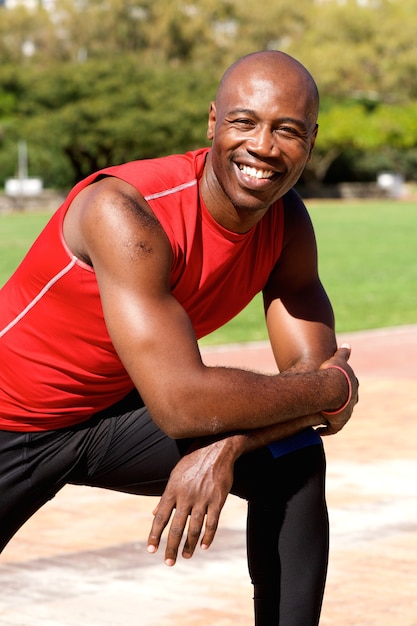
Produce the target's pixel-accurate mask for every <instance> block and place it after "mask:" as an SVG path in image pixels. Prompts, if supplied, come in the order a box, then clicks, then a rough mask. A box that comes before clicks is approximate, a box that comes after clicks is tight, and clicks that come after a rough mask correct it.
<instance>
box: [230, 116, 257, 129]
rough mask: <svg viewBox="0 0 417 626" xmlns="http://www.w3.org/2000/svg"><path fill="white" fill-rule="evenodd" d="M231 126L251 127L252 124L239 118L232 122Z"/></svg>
mask: <svg viewBox="0 0 417 626" xmlns="http://www.w3.org/2000/svg"><path fill="white" fill-rule="evenodd" d="M233 124H235V126H245V127H246V126H253V122H252V120H248V119H245V118H239V119H237V120H233Z"/></svg>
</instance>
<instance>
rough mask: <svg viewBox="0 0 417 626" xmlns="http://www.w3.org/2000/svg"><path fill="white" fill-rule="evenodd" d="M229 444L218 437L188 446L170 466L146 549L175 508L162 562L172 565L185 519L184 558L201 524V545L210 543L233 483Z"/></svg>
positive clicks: (156, 543)
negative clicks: (176, 461) (206, 442)
mask: <svg viewBox="0 0 417 626" xmlns="http://www.w3.org/2000/svg"><path fill="white" fill-rule="evenodd" d="M231 445H232V444H231V440H228V439H222V440H219V441H216V442H214V443H209V444H207V445H205V446H204V447H199V448H195V449H191V450H190V451H189V452H188V453H187V454H186V455H185V456H184V457H183V458H182V459H181V460H180V461H179V463H178V464H177V465H176V467H175V468H174V469H173V471H172V473H171V476H170V478H169V481H168V484H167V486H166V488H165V491H164V493H163V495H162V497H161V500H160V501H159V504H158V506H157V507H156V509H155V510H154V521H153V523H152V528H151V532H150V534H149V538H148V552H150V553H154V552H156V551H157V549H158V546H159V543H160V540H161V535H162V532H163V530H164V528H165V527H166V526H167V525H168V522H169V520H170V518H171V515H172V512H173V511H174V510H175V513H174V515H173V517H172V520H171V526H170V529H169V533H168V539H167V545H166V550H165V563H166V565H169V566H172V565H175V562H176V559H177V554H178V549H179V546H180V543H181V540H182V537H183V534H184V532H185V529H186V526H187V522H188V530H187V535H186V539H185V543H184V546H183V549H182V556H183V557H184V558H186V559H187V558H188V559H189V558H191V557H192V555H193V553H194V550H195V547H196V545H197V542H198V539H199V537H200V535H201V533H202V532H203V526H204V533H203V537H202V539H201V548H202V549H203V550H204V549H207V548H208V547H209V546H210V545H211V543H212V542H213V539H214V535H215V533H216V530H217V526H218V523H219V517H220V513H221V510H222V508H223V505H224V503H225V502H226V498H227V495H228V493H229V491H230V489H231V487H232V483H233V466H234V461H235V456H234V454H233V451H232V450H231Z"/></svg>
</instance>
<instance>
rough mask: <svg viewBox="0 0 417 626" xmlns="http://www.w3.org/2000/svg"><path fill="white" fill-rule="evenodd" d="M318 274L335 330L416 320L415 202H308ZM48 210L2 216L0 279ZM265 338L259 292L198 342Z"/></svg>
mask: <svg viewBox="0 0 417 626" xmlns="http://www.w3.org/2000/svg"><path fill="white" fill-rule="evenodd" d="M308 206H309V210H310V214H311V217H312V220H313V223H314V226H315V230H316V235H317V242H318V247H319V259H320V275H321V278H322V281H323V283H324V285H325V287H326V289H327V291H328V293H329V296H330V298H331V300H332V303H333V307H334V310H335V315H336V324H337V331H338V332H348V331H354V330H365V329H369V328H383V327H389V326H399V325H403V324H414V323H417V252H416V250H417V245H416V244H417V202H405V201H391V200H384V201H356V202H347V201H343V202H342V201H340V202H339V201H334V202H333V201H324V202H319V201H314V202H309V203H308ZM48 217H49V216H48V214H46V213H44V214H32V213H16V214H10V215H0V284H3V283H4V282H5V281H6V279H7V278H8V276H9V275H10V274H11V273H12V271H13V269H14V268H15V267H16V265H17V264H18V262H19V260H20V259H21V258H22V257H23V255H24V253H25V251H26V250H27V249H28V247H29V246H30V244H31V242H32V241H33V240H34V239H35V237H36V235H37V233H38V232H39V231H40V230H41V228H42V227H43V225H44V224H45V222H46V220H47V219H48ZM262 339H266V330H265V325H264V321H263V311H262V299H261V297H256V298H255V299H254V300H253V301H252V302H251V303H250V305H249V306H248V307H247V309H246V310H245V311H244V312H243V313H241V314H240V315H239V316H238V317H237V318H235V319H234V320H232V321H231V322H229V324H227V325H226V326H224V327H223V328H221V329H219V330H218V331H216V332H215V333H212V335H210V336H209V337H207V338H205V339H203V340H202V343H203V344H206V345H207V344H213V343H230V342H241V341H257V340H262Z"/></svg>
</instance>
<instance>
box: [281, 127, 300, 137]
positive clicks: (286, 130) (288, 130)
mask: <svg viewBox="0 0 417 626" xmlns="http://www.w3.org/2000/svg"><path fill="white" fill-rule="evenodd" d="M277 130H278V132H279V133H285V134H287V135H294V136H298V135H299V134H300V133H299V132H298V130H297V129H296V128H294V127H293V126H280V127H279V128H278V129H277Z"/></svg>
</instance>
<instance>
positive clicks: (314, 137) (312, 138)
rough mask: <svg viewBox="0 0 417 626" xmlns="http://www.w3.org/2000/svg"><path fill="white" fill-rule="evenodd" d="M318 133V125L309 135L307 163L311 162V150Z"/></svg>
mask: <svg viewBox="0 0 417 626" xmlns="http://www.w3.org/2000/svg"><path fill="white" fill-rule="evenodd" d="M318 132H319V125H318V124H316V127H315V129H314V130H313V133H312V135H311V144H310V154H309V155H308V159H307V163H308V161H311V155H312V152H313V149H314V144H315V143H316V139H317V133H318Z"/></svg>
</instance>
